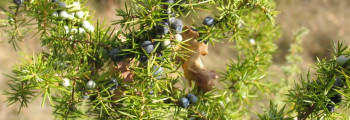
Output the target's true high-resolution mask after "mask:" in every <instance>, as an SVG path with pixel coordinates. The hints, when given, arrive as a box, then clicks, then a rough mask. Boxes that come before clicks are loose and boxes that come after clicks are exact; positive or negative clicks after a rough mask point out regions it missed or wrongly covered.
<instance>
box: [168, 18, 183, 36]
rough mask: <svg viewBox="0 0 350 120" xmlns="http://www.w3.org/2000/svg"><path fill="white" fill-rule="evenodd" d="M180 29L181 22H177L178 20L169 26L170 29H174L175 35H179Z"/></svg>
mask: <svg viewBox="0 0 350 120" xmlns="http://www.w3.org/2000/svg"><path fill="white" fill-rule="evenodd" d="M182 27H183V24H182V21H181V20H179V19H175V20H174V23H173V24H171V28H172V29H175V30H176V33H181V32H182Z"/></svg>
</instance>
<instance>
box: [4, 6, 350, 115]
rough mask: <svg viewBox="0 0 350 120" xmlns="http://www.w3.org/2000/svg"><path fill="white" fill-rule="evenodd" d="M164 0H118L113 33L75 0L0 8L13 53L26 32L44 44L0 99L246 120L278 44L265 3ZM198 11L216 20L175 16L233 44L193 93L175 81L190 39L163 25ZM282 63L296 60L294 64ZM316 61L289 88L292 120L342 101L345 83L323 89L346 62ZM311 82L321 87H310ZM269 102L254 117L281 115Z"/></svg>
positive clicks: (90, 110)
mask: <svg viewBox="0 0 350 120" xmlns="http://www.w3.org/2000/svg"><path fill="white" fill-rule="evenodd" d="M169 1H172V0H167V1H165V0H130V1H128V2H126V3H125V9H123V10H122V9H118V10H116V15H117V16H120V17H121V19H118V20H114V21H113V25H120V26H121V27H120V29H116V28H115V26H113V25H108V24H106V23H105V22H100V21H92V20H93V18H92V16H93V15H90V14H89V13H90V12H91V11H89V9H88V8H86V7H84V2H79V1H75V0H61V2H52V1H51V0H29V1H24V2H23V3H22V4H13V3H12V4H10V6H9V7H8V8H2V12H3V13H4V14H5V15H7V16H8V17H9V18H8V19H7V20H1V22H2V23H3V24H4V26H1V27H3V28H4V29H3V30H4V31H5V32H6V33H7V37H8V40H7V41H8V42H9V43H11V44H12V45H13V46H14V48H15V49H16V50H17V49H19V48H18V45H17V43H18V42H21V41H23V37H24V36H26V35H29V34H28V33H35V34H34V35H35V36H39V40H40V41H41V44H42V46H43V47H45V48H47V50H46V51H43V52H41V53H38V54H34V55H33V56H32V57H30V58H28V59H24V60H23V61H22V62H21V63H20V64H19V65H18V66H16V67H14V68H13V73H14V75H13V76H8V77H9V78H10V81H9V83H8V85H9V86H10V88H11V90H8V91H5V94H7V95H8V103H9V104H13V103H16V102H19V103H21V105H20V108H23V107H27V105H28V104H29V103H30V102H31V101H32V100H33V99H36V98H42V105H43V106H44V104H45V103H46V101H49V103H50V106H51V107H53V108H54V111H53V114H55V115H56V117H57V118H58V119H87V118H94V119H169V118H173V119H243V118H246V119H249V118H250V115H251V113H252V112H253V111H251V110H250V109H251V107H252V105H253V103H252V99H254V98H259V97H260V96H261V95H260V94H259V93H260V92H268V91H266V90H267V89H268V87H270V86H271V84H269V83H267V82H266V81H267V80H266V79H267V77H266V76H268V75H269V73H268V72H267V70H268V68H269V67H270V65H271V64H272V61H271V59H272V54H273V53H274V52H275V51H276V49H277V47H276V44H275V43H274V41H275V40H276V39H278V37H279V32H278V30H279V29H278V26H275V23H274V18H275V16H276V15H277V13H278V12H276V11H275V10H274V6H275V4H274V2H273V1H272V0H177V1H175V2H174V3H171V2H169ZM199 12H209V13H210V16H212V17H213V18H214V20H215V21H214V22H215V25H213V26H211V25H209V26H208V25H203V24H202V23H201V22H193V21H192V22H188V21H186V22H184V24H185V25H187V26H190V27H191V29H192V30H193V31H198V33H199V38H198V39H197V40H198V42H204V43H211V44H208V45H213V46H214V47H215V44H222V43H225V44H232V46H234V47H233V48H234V50H232V55H234V56H236V58H235V59H233V60H231V61H230V64H228V65H227V67H226V69H225V71H221V72H220V75H219V76H220V78H219V79H220V81H219V82H218V85H217V87H215V88H214V89H213V90H211V91H209V92H203V91H201V90H200V89H198V87H196V86H198V85H197V83H196V84H194V83H192V85H189V84H191V83H189V82H188V81H183V80H182V79H183V77H184V76H185V75H184V72H182V71H181V66H182V62H179V61H178V58H182V59H184V60H186V58H187V57H188V55H189V54H187V53H190V52H193V51H191V50H189V49H186V48H187V46H188V44H186V43H187V42H188V41H190V40H186V39H184V40H182V41H180V40H176V39H175V38H176V35H177V34H178V33H184V32H186V31H187V30H185V29H183V31H182V30H181V29H182V27H183V26H182V25H181V27H180V28H178V27H177V26H175V28H173V27H174V25H179V24H180V23H177V24H175V23H174V22H173V23H172V22H171V21H172V20H174V19H175V20H176V19H185V18H186V19H188V18H190V19H193V20H194V21H202V20H203V19H204V17H202V16H200V15H199V14H198V13H199ZM165 22H166V23H170V24H169V25H168V26H167V24H166V23H165ZM33 28H35V29H33ZM169 28H172V29H169ZM168 29H169V30H170V31H164V30H168ZM179 29H180V30H179ZM29 30H32V31H30V32H29ZM162 30H163V31H162ZM160 32H162V34H159V33H160ZM163 32H164V33H163ZM301 33H302V32H301ZM298 39H300V38H296V40H297V43H298V44H300V42H298ZM145 41H151V43H152V46H148V45H149V44H147V45H144V44H143V43H144V42H145ZM169 41H170V42H169ZM168 46H171V47H168ZM182 49H185V50H186V51H183V50H182ZM292 49H294V48H292ZM150 51H151V52H150ZM291 52H292V53H293V51H291ZM296 52H299V51H298V50H297V51H296ZM209 53H211V52H209ZM334 55H335V56H339V55H345V56H349V52H346V50H345V48H344V47H342V45H340V47H339V48H338V49H337V50H336V52H335V53H334ZM289 59H299V58H292V57H291V58H289ZM290 63H291V64H296V63H293V60H291V62H290ZM204 64H207V63H204ZM317 65H318V69H317V74H315V75H316V76H317V78H316V79H315V80H311V78H310V77H309V75H308V76H307V77H306V79H304V78H302V79H301V80H302V81H301V84H300V85H299V84H296V86H295V87H296V88H295V89H291V90H290V91H289V94H288V101H289V102H292V103H294V104H293V105H294V106H293V111H295V112H296V113H298V116H297V117H299V118H301V119H303V118H307V117H320V118H321V117H329V116H330V115H331V114H330V112H327V111H326V110H327V107H326V105H327V104H331V105H334V103H332V102H331V100H329V97H331V96H332V95H334V94H336V93H340V94H341V95H342V96H344V97H346V98H349V97H348V96H349V95H348V94H347V92H348V90H347V89H348V88H349V87H346V88H338V87H332V86H333V83H334V82H335V76H340V75H342V76H344V78H345V79H346V82H345V83H347V85H346V86H349V81H348V76H347V75H346V74H347V69H346V67H345V68H343V67H340V66H337V65H336V62H335V60H331V61H326V60H322V61H321V60H320V61H319V63H318V64H317ZM124 67H125V68H124ZM292 67H293V66H292ZM293 69H297V68H296V67H295V66H294V67H293ZM285 71H286V70H285ZM295 71H297V70H295ZM286 74H287V73H286ZM290 74H292V73H290ZM290 74H288V75H290ZM126 75H128V76H126ZM318 80H319V81H321V82H322V83H324V84H321V85H320V84H316V83H317V82H316V81H318ZM312 81H314V82H312ZM218 86H222V87H218ZM189 93H191V94H194V95H195V96H196V97H197V98H198V101H197V103H193V104H192V103H191V104H190V105H189V106H188V107H187V106H186V107H187V108H183V107H181V104H180V102H181V101H180V99H181V98H184V97H185V96H186V95H187V94H189ZM347 101H348V100H347ZM326 103H327V104H326ZM343 103H344V104H345V102H342V103H341V104H343ZM270 108H271V110H270V111H269V112H265V114H264V115H263V114H261V115H259V116H260V117H261V119H272V118H271V117H273V119H276V118H283V116H286V115H288V114H290V112H287V113H285V112H284V108H283V109H281V110H280V111H278V110H277V107H276V106H275V105H273V103H272V102H271V103H270ZM20 110H21V109H19V111H20Z"/></svg>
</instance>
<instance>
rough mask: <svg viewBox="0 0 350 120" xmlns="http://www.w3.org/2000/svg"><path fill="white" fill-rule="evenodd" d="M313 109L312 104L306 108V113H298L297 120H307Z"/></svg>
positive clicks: (314, 106)
mask: <svg viewBox="0 0 350 120" xmlns="http://www.w3.org/2000/svg"><path fill="white" fill-rule="evenodd" d="M315 108H316V105H315V104H313V105H312V106H311V107H308V110H307V111H306V112H302V113H299V115H298V120H306V118H308V117H309V116H310V114H311V113H312V112H314V110H315ZM300 114H301V115H300Z"/></svg>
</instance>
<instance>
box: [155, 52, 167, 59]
mask: <svg viewBox="0 0 350 120" xmlns="http://www.w3.org/2000/svg"><path fill="white" fill-rule="evenodd" d="M156 56H157V57H158V58H159V59H161V60H164V59H165V58H164V57H163V53H161V52H157V54H156Z"/></svg>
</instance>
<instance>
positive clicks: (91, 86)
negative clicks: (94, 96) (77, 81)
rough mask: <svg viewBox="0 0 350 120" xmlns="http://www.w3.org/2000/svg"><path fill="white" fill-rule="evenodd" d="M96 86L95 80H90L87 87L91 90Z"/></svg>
mask: <svg viewBox="0 0 350 120" xmlns="http://www.w3.org/2000/svg"><path fill="white" fill-rule="evenodd" d="M95 87H96V83H95V81H93V80H89V81H88V82H87V83H86V88H87V89H89V90H93V89H95Z"/></svg>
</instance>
